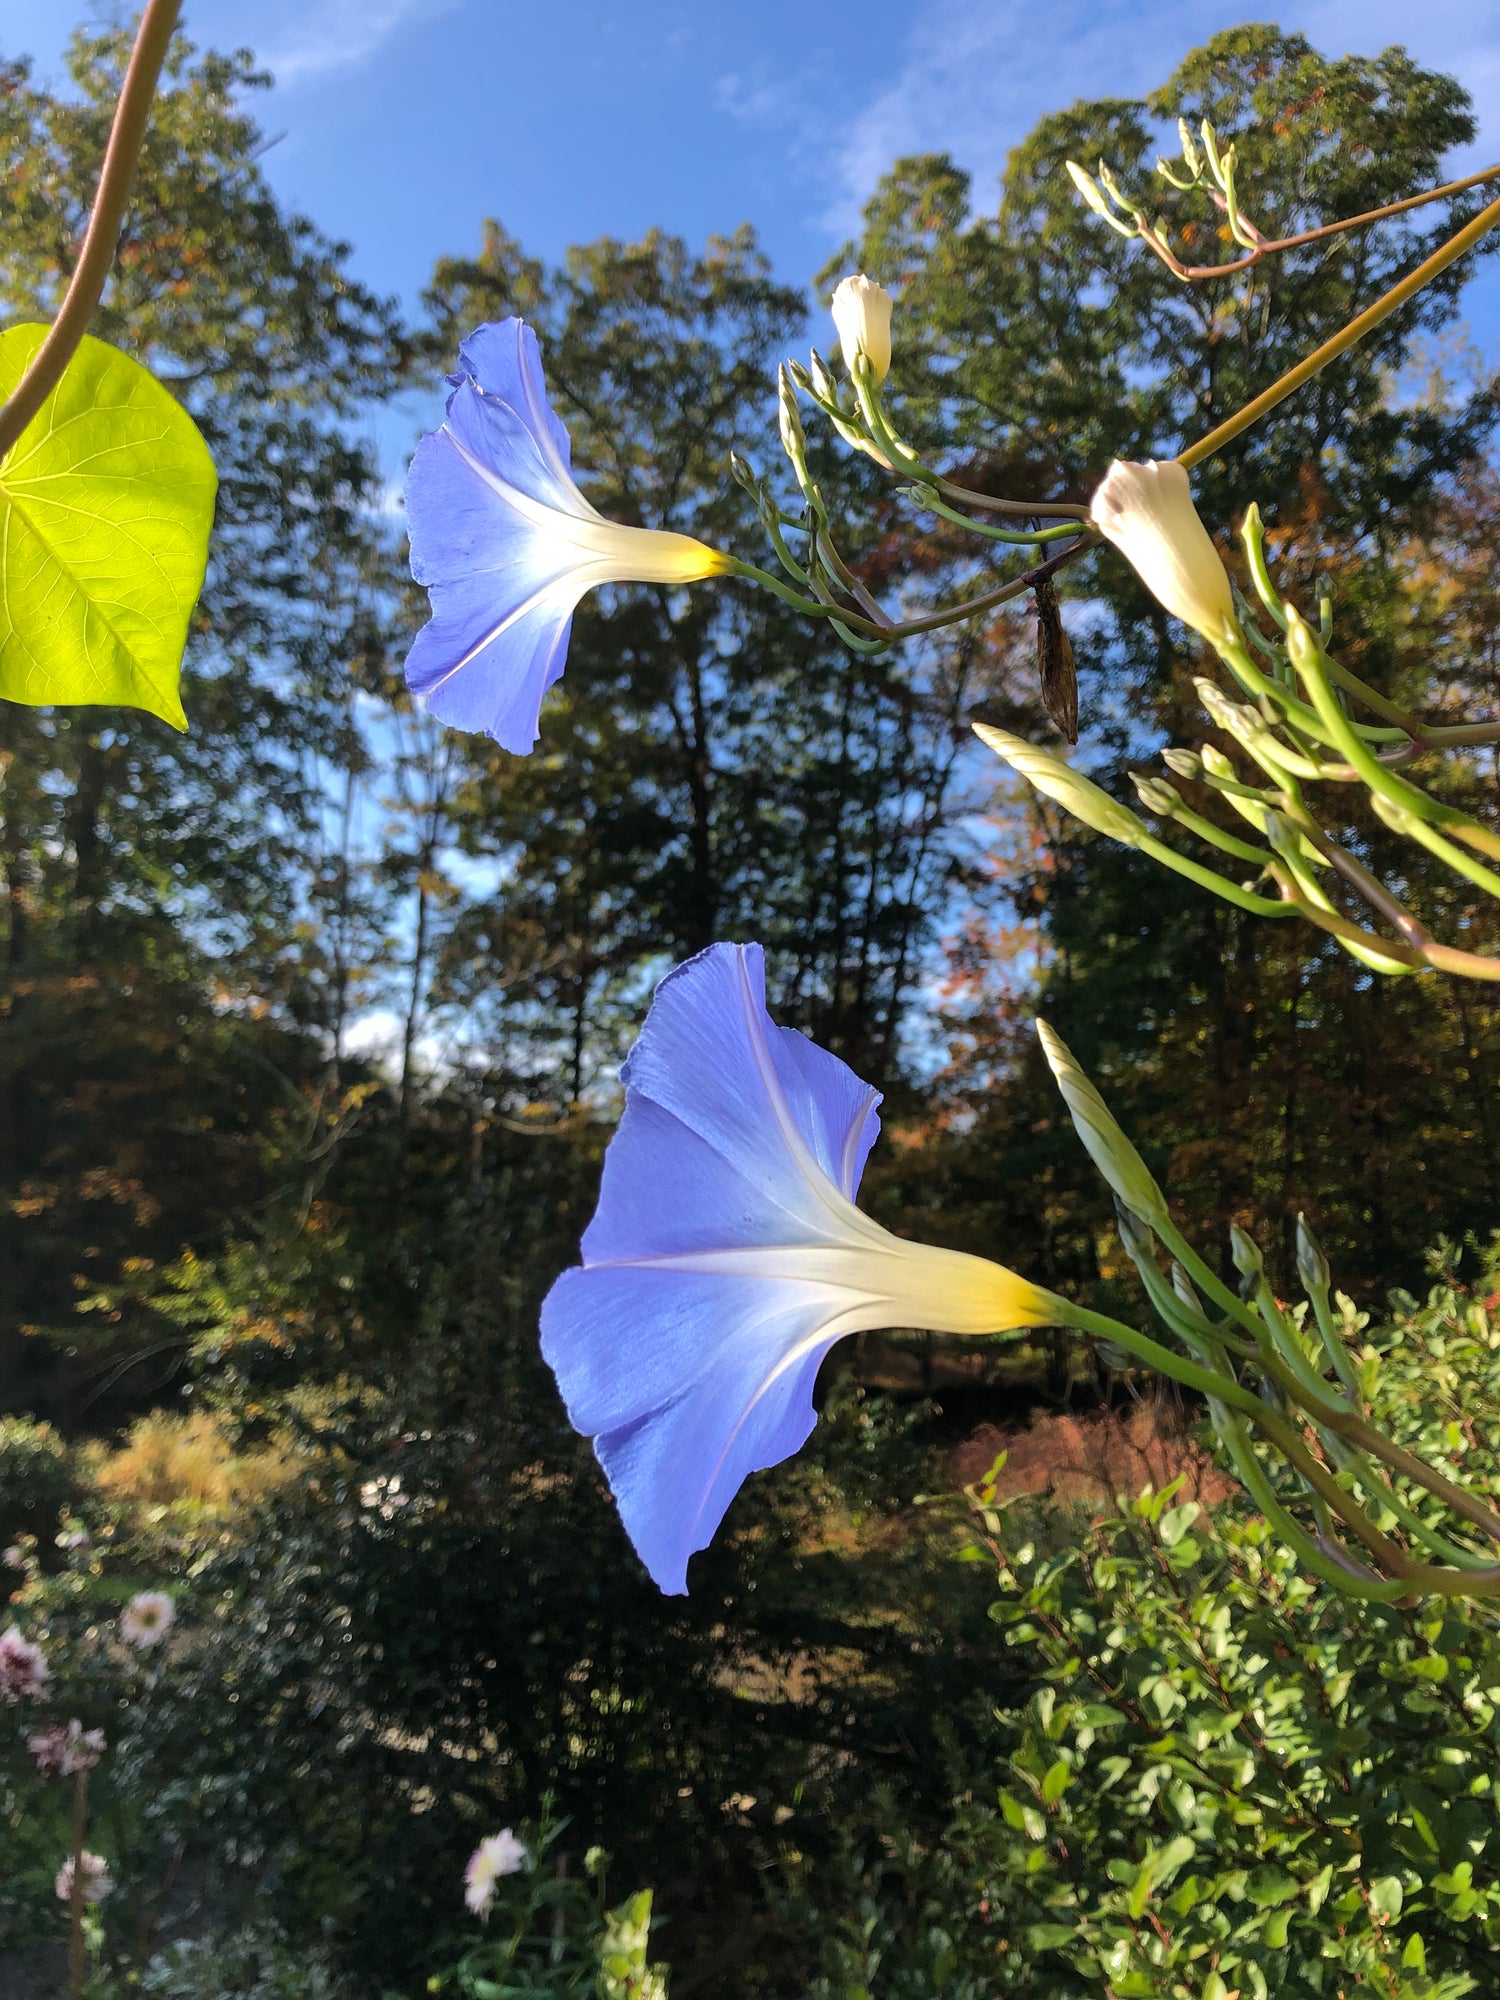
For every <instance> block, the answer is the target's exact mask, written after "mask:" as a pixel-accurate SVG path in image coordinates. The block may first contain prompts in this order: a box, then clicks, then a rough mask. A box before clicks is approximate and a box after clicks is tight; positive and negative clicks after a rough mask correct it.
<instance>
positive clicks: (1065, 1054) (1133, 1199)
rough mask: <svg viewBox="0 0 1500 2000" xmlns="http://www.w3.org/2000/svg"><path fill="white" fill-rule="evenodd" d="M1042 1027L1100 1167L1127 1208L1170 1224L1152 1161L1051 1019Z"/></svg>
mask: <svg viewBox="0 0 1500 2000" xmlns="http://www.w3.org/2000/svg"><path fill="white" fill-rule="evenodd" d="M1036 1031H1037V1034H1038V1035H1039V1036H1040V1037H1041V1043H1042V1052H1043V1054H1044V1055H1045V1056H1046V1058H1047V1062H1048V1065H1049V1067H1050V1068H1051V1071H1052V1074H1053V1075H1054V1076H1055V1077H1056V1079H1057V1087H1058V1089H1059V1090H1060V1091H1061V1092H1062V1094H1063V1100H1064V1102H1065V1103H1066V1104H1067V1107H1068V1111H1069V1113H1070V1114H1071V1116H1072V1119H1073V1129H1074V1130H1075V1131H1076V1132H1077V1134H1078V1136H1079V1138H1080V1139H1081V1140H1082V1141H1083V1144H1084V1147H1085V1149H1086V1151H1087V1152H1088V1155H1089V1157H1090V1159H1091V1160H1092V1161H1093V1162H1094V1165H1095V1166H1096V1167H1097V1168H1098V1169H1099V1171H1100V1173H1101V1174H1103V1176H1104V1178H1105V1180H1106V1181H1107V1182H1108V1183H1109V1185H1110V1187H1111V1188H1112V1189H1113V1190H1114V1192H1115V1193H1116V1195H1118V1196H1119V1198H1120V1200H1121V1201H1122V1202H1123V1203H1124V1204H1125V1206H1126V1208H1128V1209H1129V1210H1130V1211H1131V1213H1132V1214H1133V1215H1137V1216H1139V1217H1140V1219H1141V1221H1142V1222H1145V1223H1149V1224H1150V1226H1151V1227H1152V1228H1153V1229H1159V1228H1161V1227H1162V1225H1163V1224H1164V1223H1170V1221H1171V1217H1170V1215H1169V1214H1168V1212H1167V1203H1166V1198H1165V1196H1164V1195H1163V1194H1162V1191H1161V1189H1160V1188H1159V1187H1158V1186H1157V1185H1156V1182H1155V1181H1154V1180H1153V1179H1152V1178H1151V1175H1150V1173H1149V1172H1148V1170H1147V1167H1146V1162H1145V1161H1144V1160H1143V1159H1142V1158H1141V1156H1140V1154H1139V1153H1138V1152H1137V1151H1136V1150H1135V1147H1134V1146H1132V1145H1131V1143H1130V1141H1129V1140H1128V1139H1127V1138H1126V1137H1125V1134H1124V1133H1123V1132H1122V1131H1121V1130H1120V1128H1119V1126H1118V1125H1117V1124H1116V1123H1115V1121H1114V1119H1113V1118H1112V1117H1111V1115H1110V1112H1109V1108H1108V1106H1107V1105H1106V1104H1105V1102H1104V1099H1103V1098H1102V1097H1101V1096H1100V1095H1099V1093H1098V1091H1097V1090H1096V1089H1095V1088H1094V1086H1093V1084H1092V1083H1090V1081H1089V1079H1088V1078H1087V1077H1086V1076H1085V1075H1084V1073H1083V1071H1082V1070H1081V1069H1080V1068H1079V1067H1078V1064H1077V1062H1076V1060H1075V1059H1074V1057H1073V1056H1072V1054H1071V1053H1070V1052H1069V1050H1068V1047H1067V1044H1066V1043H1065V1042H1064V1041H1063V1040H1062V1038H1061V1036H1059V1035H1057V1034H1055V1033H1054V1032H1053V1030H1052V1029H1051V1028H1050V1027H1049V1026H1048V1025H1047V1023H1046V1022H1045V1021H1038V1022H1037V1024H1036Z"/></svg>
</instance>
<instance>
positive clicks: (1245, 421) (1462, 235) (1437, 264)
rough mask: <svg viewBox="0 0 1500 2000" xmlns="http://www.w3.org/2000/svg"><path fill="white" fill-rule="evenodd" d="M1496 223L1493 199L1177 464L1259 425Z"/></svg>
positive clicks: (1194, 461)
mask: <svg viewBox="0 0 1500 2000" xmlns="http://www.w3.org/2000/svg"><path fill="white" fill-rule="evenodd" d="M1497 222H1500V200H1497V201H1492V202H1491V203H1490V204H1489V206H1488V207H1487V208H1483V209H1481V210H1480V212H1479V214H1478V215H1476V216H1475V217H1474V220H1473V221H1472V222H1470V223H1467V224H1466V225H1465V226H1464V227H1463V228H1462V229H1460V230H1459V231H1458V232H1457V234H1456V235H1454V236H1450V237H1449V239H1448V241H1447V242H1446V243H1445V244H1443V246H1442V247H1441V249H1438V250H1435V251H1434V252H1433V254H1432V255H1431V256H1430V257H1427V258H1424V259H1423V261H1422V262H1421V263H1420V264H1419V265H1418V266H1417V268H1416V269H1415V270H1414V271H1410V272H1408V273H1407V275H1406V276H1405V277H1404V278H1403V279H1402V280H1401V282H1400V283H1399V284H1397V285H1393V286H1392V287H1391V289H1390V290H1389V291H1388V292H1386V293H1385V294H1384V296H1383V297H1381V298H1378V299H1377V300H1376V301H1375V303H1374V305H1372V306H1367V307H1366V309H1365V310H1364V311H1363V312H1362V313H1360V314H1359V315H1358V317H1357V318H1355V319H1352V320H1350V322H1349V324H1348V325H1347V326H1346V327H1342V328H1341V329H1340V330H1339V331H1338V332H1337V333H1336V334H1334V335H1333V336H1332V338H1331V339H1329V340H1325V341H1324V342H1323V343H1322V345H1321V346H1319V347H1316V348H1314V349H1313V351H1312V353H1311V354H1309V355H1308V356H1307V357H1306V359H1305V360H1302V361H1299V362H1298V363H1297V365H1296V367H1295V368H1289V369H1288V370H1287V372H1286V374H1285V375H1283V376H1281V377H1280V379H1279V380H1277V381H1275V382H1273V383H1272V384H1271V386H1270V388H1269V389H1264V390H1262V391H1261V393H1260V395H1258V396H1256V397H1255V398H1254V399H1253V400H1252V401H1250V402H1248V403H1247V404H1246V405H1245V407H1244V408H1243V409H1242V410H1237V411H1236V412H1235V414H1234V415H1233V416H1232V417H1229V418H1226V420H1225V421H1224V422H1223V423H1222V424H1217V425H1215V427H1214V428H1213V430H1211V431H1209V432H1208V433H1207V435H1206V436H1204V437H1201V438H1199V440H1198V442H1197V443H1196V444H1192V445H1189V446H1188V448H1187V450H1186V451H1183V452H1179V453H1178V459H1179V461H1180V463H1181V464H1183V465H1185V466H1187V467H1189V468H1191V467H1192V466H1195V465H1201V464H1202V462H1203V460H1204V459H1205V458H1209V457H1211V456H1212V455H1213V453H1214V452H1216V451H1221V450H1222V449H1223V448H1224V446H1225V445H1226V444H1229V443H1230V442H1231V441H1232V440H1233V439H1235V438H1237V437H1238V436H1239V435H1240V433H1241V432H1242V431H1247V430H1249V428H1250V426H1251V425H1252V424H1254V423H1258V422H1259V421H1260V419H1261V418H1262V417H1263V416H1265V415H1266V414H1267V413H1268V412H1269V411H1271V410H1274V409H1275V408H1276V405H1277V404H1278V403H1281V402H1285V400H1286V398H1287V397H1288V396H1290V395H1292V394H1293V393H1294V392H1295V391H1296V390H1298V389H1300V388H1301V387H1302V385H1303V383H1304V382H1310V381H1311V380H1312V378H1313V377H1314V376H1315V375H1317V374H1319V373H1320V372H1321V371H1322V370H1323V369H1324V368H1326V367H1327V366H1328V364H1329V362H1330V361H1336V360H1337V359H1338V357H1339V356H1340V355H1341V354H1343V353H1345V352H1346V351H1347V350H1348V349H1349V348H1351V347H1353V346H1354V345H1355V344H1356V342H1358V341H1361V340H1363V339H1364V337H1365V335H1366V334H1367V333H1373V331H1374V330H1375V328H1376V327H1377V326H1379V325H1380V324H1381V322H1382V321H1383V320H1386V319H1389V318H1390V316H1391V314H1392V313H1393V312H1396V311H1397V310H1398V309H1399V308H1400V307H1401V306H1404V305H1405V304H1406V301H1407V300H1408V299H1410V298H1414V297H1415V296H1416V294H1417V293H1418V292H1420V291H1421V289H1422V287H1423V286H1424V285H1427V284H1430V283H1431V281H1432V280H1433V279H1434V278H1436V277H1438V276H1439V275H1440V274H1441V273H1442V272H1444V271H1446V270H1447V268H1448V266H1449V265H1450V264H1455V263H1457V261H1458V259H1459V258H1460V257H1462V256H1463V255H1464V253H1465V252H1466V251H1468V250H1472V249H1473V247H1474V245H1475V244H1476V243H1478V242H1479V241H1480V240H1481V239H1482V238H1483V237H1484V236H1486V235H1488V233H1489V231H1490V230H1491V229H1493V228H1494V226H1495V224H1496V223H1497Z"/></svg>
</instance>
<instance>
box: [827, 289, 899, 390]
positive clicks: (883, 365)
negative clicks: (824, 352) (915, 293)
mask: <svg viewBox="0 0 1500 2000" xmlns="http://www.w3.org/2000/svg"><path fill="white" fill-rule="evenodd" d="M833 323H834V325H835V326H836V327H837V328H838V333H839V345H840V347H842V349H843V350H844V365H845V367H846V368H847V369H848V370H849V373H850V374H851V375H852V374H853V373H854V363H855V359H856V357H857V356H858V355H861V354H862V355H863V356H864V357H865V359H866V361H868V362H869V364H870V367H871V370H872V371H873V373H874V376H875V380H876V381H877V382H883V381H884V380H885V378H886V376H887V375H888V374H889V373H890V370H891V295H890V293H889V292H888V291H887V290H886V289H885V287H884V286H883V285H877V284H876V283H875V281H874V279H873V278H867V277H866V276H865V275H864V273H863V272H861V273H860V275H859V276H858V277H857V278H844V279H841V280H840V282H839V286H838V289H837V290H836V291H835V292H834V295H833Z"/></svg>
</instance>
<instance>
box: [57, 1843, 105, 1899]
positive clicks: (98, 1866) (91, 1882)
mask: <svg viewBox="0 0 1500 2000" xmlns="http://www.w3.org/2000/svg"><path fill="white" fill-rule="evenodd" d="M79 1859H80V1861H82V1863H83V1871H82V1873H83V1900H84V1901H85V1902H86V1903H102V1902H103V1901H104V1899H105V1897H106V1896H107V1895H108V1894H109V1892H110V1890H111V1889H113V1887H114V1886H115V1885H114V1883H113V1881H112V1880H111V1879H110V1873H109V1863H108V1862H107V1861H106V1860H105V1858H104V1856H103V1855H102V1854H90V1853H89V1851H88V1849H87V1848H85V1849H84V1851H83V1853H82V1854H81V1855H80V1856H79ZM52 1886H53V1888H54V1889H55V1890H56V1891H57V1900H58V1902H60V1903H71V1902H72V1900H73V1857H72V1855H71V1854H70V1855H69V1856H68V1858H67V1860H66V1861H65V1862H64V1863H63V1865H62V1867H61V1868H59V1869H58V1871H57V1880H56V1881H55V1882H54V1883H53V1885H52Z"/></svg>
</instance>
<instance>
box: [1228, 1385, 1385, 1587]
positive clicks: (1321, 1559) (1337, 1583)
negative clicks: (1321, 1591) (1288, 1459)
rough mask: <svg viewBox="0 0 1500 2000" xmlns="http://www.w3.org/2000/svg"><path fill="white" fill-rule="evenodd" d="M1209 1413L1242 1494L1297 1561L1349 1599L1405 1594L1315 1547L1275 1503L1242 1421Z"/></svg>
mask: <svg viewBox="0 0 1500 2000" xmlns="http://www.w3.org/2000/svg"><path fill="white" fill-rule="evenodd" d="M1210 1410H1211V1412H1212V1415H1213V1420H1214V1429H1215V1430H1216V1431H1217V1432H1218V1434H1219V1436H1220V1437H1221V1438H1222V1439H1223V1442H1224V1446H1225V1449H1226V1450H1227V1451H1228V1453H1229V1457H1230V1461H1231V1463H1232V1464H1233V1466H1234V1469H1235V1471H1236V1472H1237V1473H1238V1474H1239V1476H1240V1480H1241V1483H1242V1484H1243V1485H1244V1487H1245V1490H1246V1491H1247V1492H1248V1493H1249V1495H1250V1497H1251V1499H1252V1500H1254V1502H1255V1504H1256V1505H1257V1506H1258V1507H1259V1508H1260V1510H1261V1512H1262V1513H1263V1514H1264V1515H1265V1517H1266V1519H1267V1520H1268V1521H1269V1522H1270V1523H1271V1525H1272V1527H1273V1528H1275V1530H1276V1532H1277V1533H1278V1534H1279V1535H1280V1536H1281V1538H1282V1540H1283V1541H1284V1542H1285V1543H1286V1544H1287V1546H1288V1547H1289V1548H1290V1549H1291V1550H1292V1551H1293V1553H1294V1554H1295V1555H1296V1556H1297V1558H1298V1560H1299V1561H1300V1562H1301V1563H1302V1564H1303V1565H1304V1566H1305V1567H1306V1568H1307V1569H1309V1570H1311V1571H1312V1573H1313V1575H1314V1576H1317V1577H1321V1578H1322V1580H1323V1582H1324V1583H1327V1584H1331V1585H1332V1586H1333V1588H1334V1589H1335V1590H1338V1591H1342V1592H1344V1593H1345V1594H1346V1595H1348V1596H1351V1597H1366V1598H1373V1599H1374V1600H1375V1601H1376V1602H1377V1603H1381V1602H1383V1603H1386V1604H1389V1603H1391V1602H1392V1601H1393V1600H1394V1599H1396V1598H1398V1597H1404V1596H1405V1595H1406V1594H1407V1591H1408V1589H1409V1586H1408V1585H1406V1584H1401V1583H1388V1582H1386V1581H1384V1580H1383V1579H1382V1578H1380V1577H1375V1576H1367V1575H1366V1574H1365V1573H1363V1572H1362V1571H1360V1570H1356V1569H1351V1568H1346V1567H1345V1565H1344V1564H1343V1563H1340V1562H1336V1561H1335V1560H1334V1559H1333V1558H1332V1557H1331V1556H1328V1555H1326V1554H1325V1553H1324V1551H1323V1550H1322V1549H1321V1548H1319V1547H1318V1545H1317V1543H1316V1542H1314V1541H1312V1540H1311V1539H1310V1538H1309V1537H1308V1536H1307V1535H1306V1534H1305V1533H1304V1532H1303V1530H1302V1528H1301V1526H1300V1524H1299V1523H1298V1522H1297V1521H1295V1520H1294V1519H1293V1518H1292V1516H1291V1515H1290V1514H1289V1513H1288V1512H1287V1510H1286V1508H1285V1507H1283V1506H1282V1504H1281V1502H1280V1501H1279V1500H1278V1499H1277V1497H1276V1494H1275V1492H1274V1490H1273V1489H1272V1486H1271V1482H1270V1481H1269V1480H1268V1479H1267V1478H1266V1475H1265V1473H1264V1472H1263V1471H1262V1470H1261V1466H1260V1461H1259V1460H1258V1459H1257V1458H1256V1456H1255V1447H1254V1445H1253V1444H1251V1442H1250V1439H1249V1437H1248V1436H1247V1435H1246V1432H1245V1427H1244V1424H1243V1422H1242V1421H1241V1419H1240V1418H1239V1417H1237V1416H1236V1415H1235V1414H1234V1412H1232V1411H1231V1410H1228V1409H1226V1408H1224V1407H1223V1406H1222V1404H1219V1405H1218V1406H1217V1407H1215V1404H1213V1403H1211V1404H1210Z"/></svg>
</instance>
